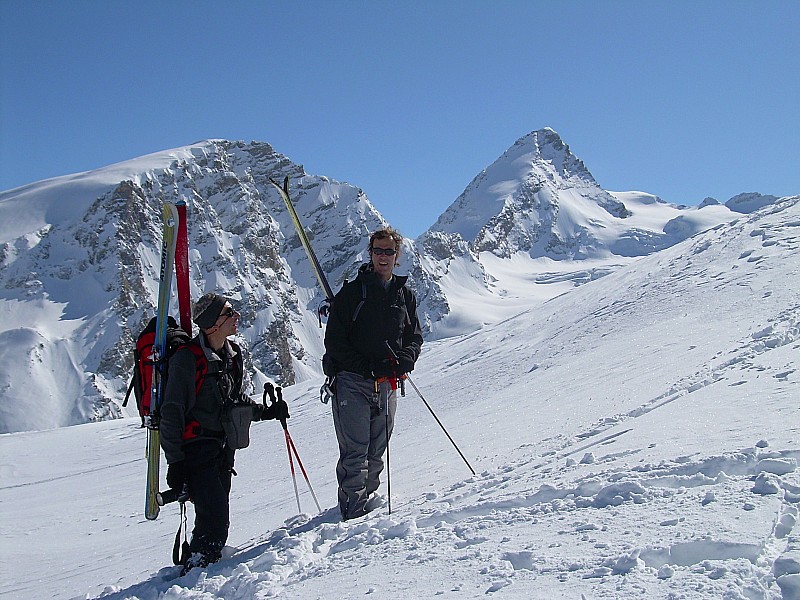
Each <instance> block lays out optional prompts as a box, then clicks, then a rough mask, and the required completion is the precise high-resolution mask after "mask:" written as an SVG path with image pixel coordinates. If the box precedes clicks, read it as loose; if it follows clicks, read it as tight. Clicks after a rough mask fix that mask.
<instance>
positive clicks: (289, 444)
mask: <svg viewBox="0 0 800 600" xmlns="http://www.w3.org/2000/svg"><path fill="white" fill-rule="evenodd" d="M275 391H276V388H275V386H273V385H272V384H271V383H269V382H267V383H265V384H264V399H263V403H264V405H266V404H267V394H269V397H270V400H271V403H275ZM277 392H278V398H279V399H280V400H281V401H282V400H283V390H282V389H281V388H280V387H278V388H277ZM280 421H281V426H282V427H283V434H284V438H285V439H286V452H287V453H288V454H289V468H290V469H291V471H292V482H293V483H294V495H295V499H296V500H297V511H298V512H303V511H302V509H301V508H300V493H299V491H298V489H297V475H296V473H295V470H294V461H293V460H292V452H294V457H295V458H296V459H297V464H298V465H299V466H300V471H301V472H302V473H303V477H304V478H305V480H306V485H308V489H309V491H310V492H311V497H312V498H314V504H316V505H317V511H319V512H322V508H321V507H320V505H319V500H317V495H316V494H315V493H314V488H313V487H311V480H310V479H309V478H308V473H306V468H305V467H304V466H303V461H302V460H300V454H298V452H297V447H296V446H295V445H294V440H293V439H292V436H291V435H289V427H288V426H287V425H286V419H281V420H280Z"/></svg>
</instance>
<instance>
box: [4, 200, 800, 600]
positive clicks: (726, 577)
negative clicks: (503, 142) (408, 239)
mask: <svg viewBox="0 0 800 600" xmlns="http://www.w3.org/2000/svg"><path fill="white" fill-rule="evenodd" d="M799 252H800V203H799V202H798V198H796V197H795V198H790V199H785V200H783V201H780V202H779V203H777V204H776V205H774V206H768V207H766V208H764V209H762V210H761V211H759V212H757V213H754V214H751V215H742V216H741V217H740V218H738V219H737V220H735V221H733V222H731V223H729V224H723V225H720V226H718V227H716V228H715V229H713V230H710V231H708V232H706V233H702V234H699V235H697V236H695V237H693V238H691V239H688V240H686V241H685V242H682V243H680V244H678V245H676V246H674V247H672V248H668V249H666V250H663V251H660V252H658V253H656V254H653V255H651V256H649V257H644V258H640V259H636V260H631V261H630V262H629V263H628V264H627V265H623V266H619V267H618V268H616V270H613V272H611V273H610V274H607V275H605V276H603V277H598V278H594V279H593V280H590V281H588V282H586V283H584V284H583V285H580V286H578V287H574V286H572V285H564V286H563V289H561V290H559V293H560V295H552V294H550V295H547V296H550V297H549V299H547V298H545V297H541V298H537V297H534V296H532V297H531V298H530V301H529V302H528V303H527V305H526V304H525V302H523V301H522V299H521V298H519V297H516V299H514V300H513V302H514V303H515V304H516V306H515V307H514V310H513V311H509V312H510V313H513V314H505V313H500V312H497V313H496V315H495V316H496V318H494V319H493V318H492V315H491V314H484V316H483V319H484V322H485V323H488V324H485V325H483V326H480V327H479V328H478V329H475V319H476V318H477V317H475V315H480V314H481V312H483V313H488V312H491V311H495V310H496V309H495V308H493V307H491V306H489V307H488V308H485V307H484V306H482V305H481V304H480V302H479V300H474V304H473V305H470V304H469V300H468V297H467V296H466V295H465V296H464V298H463V299H462V304H463V306H462V308H463V310H464V314H468V316H469V320H470V327H469V328H468V330H469V331H471V333H468V334H463V335H457V336H455V337H450V338H447V339H441V340H438V341H434V342H431V343H428V344H426V346H425V349H424V352H423V355H422V358H421V359H420V362H419V366H418V369H417V370H416V371H414V373H413V378H414V382H415V383H416V384H417V386H418V387H419V388H420V390H421V391H422V392H423V394H424V395H425V397H426V399H427V400H428V402H429V403H430V405H431V406H432V407H433V408H434V410H435V411H436V413H437V415H438V416H439V417H440V419H441V421H442V422H443V423H444V424H445V426H446V427H447V429H448V431H449V432H450V434H451V435H452V436H453V438H454V439H455V440H456V442H457V443H458V444H459V446H460V448H461V449H462V451H463V452H464V454H465V455H466V456H467V457H468V459H469V460H470V462H471V463H472V465H473V466H474V467H475V470H476V471H477V475H475V476H472V475H471V474H470V472H469V470H468V468H467V466H466V465H465V463H464V462H463V461H462V460H461V459H460V457H459V456H458V454H457V453H456V451H455V450H454V448H453V447H452V446H451V445H450V443H449V442H448V440H447V438H446V437H445V435H444V433H443V432H442V430H441V429H440V428H439V426H438V425H437V424H436V422H435V421H434V420H433V418H432V417H431V415H430V414H429V413H428V411H427V410H426V408H425V406H424V405H423V403H422V402H421V401H420V399H419V398H418V397H416V395H415V393H414V391H413V390H411V388H410V387H409V389H408V390H407V395H406V397H405V398H404V399H402V400H401V401H400V404H399V409H398V420H397V427H396V430H395V435H394V437H393V438H392V445H391V452H390V472H391V507H392V512H391V514H389V507H388V502H387V503H385V504H384V506H382V507H380V508H378V509H376V510H375V511H374V512H373V513H371V514H370V515H368V516H367V517H365V518H363V519H359V520H355V521H352V522H346V523H341V522H339V521H338V519H337V517H336V511H335V510H334V509H333V507H334V506H335V503H336V501H335V498H336V495H335V494H336V491H335V477H334V463H335V460H336V442H335V438H334V434H333V427H332V424H331V419H330V415H329V410H330V408H329V406H326V405H323V404H320V402H319V400H318V395H317V388H318V385H319V384H320V383H321V381H319V380H317V381H309V382H306V383H304V384H300V385H298V386H294V387H292V388H289V389H287V390H286V392H285V396H286V398H287V400H288V402H289V405H290V407H291V412H292V418H291V420H290V422H289V423H290V425H289V427H290V432H291V434H292V437H293V439H294V441H295V443H296V445H297V448H298V451H299V453H300V456H301V458H302V459H303V461H304V465H305V467H306V469H307V471H308V475H309V477H310V480H311V483H312V484H313V485H314V489H315V492H316V494H317V496H318V497H319V499H320V502H321V503H322V505H323V508H324V509H325V510H324V511H323V513H322V514H320V515H316V514H313V513H315V512H316V511H312V507H313V506H314V504H313V501H312V498H311V496H310V494H309V493H308V491H307V488H306V486H305V482H304V481H303V479H302V476H301V475H300V474H299V473H298V485H299V488H300V489H301V491H302V493H301V497H300V500H301V504H302V506H303V510H305V511H308V513H304V514H300V515H298V514H296V513H297V510H296V504H295V498H294V492H293V487H292V481H291V475H290V471H289V464H288V458H287V454H286V448H285V444H284V440H283V432H282V430H281V428H280V426H279V425H277V424H275V423H272V422H267V423H260V424H256V425H255V426H254V430H253V432H252V444H251V447H250V448H249V449H246V450H243V451H241V452H239V453H238V458H237V471H238V472H239V477H237V478H235V480H234V485H233V494H232V531H231V536H230V539H229V544H230V546H231V547H230V548H229V551H228V552H227V553H226V556H227V557H226V558H225V559H224V560H222V561H221V562H220V563H219V564H217V565H213V566H212V567H210V568H209V569H208V570H206V571H199V570H195V571H193V572H191V573H190V574H189V575H187V576H185V577H183V578H176V575H177V572H176V568H174V567H170V566H167V565H169V564H170V563H171V548H172V543H173V539H174V535H175V530H176V529H177V526H178V509H177V506H175V505H171V506H168V507H166V508H164V509H163V510H162V514H161V517H160V518H159V519H158V520H157V521H155V522H148V521H146V520H145V519H144V517H143V515H142V509H143V503H144V490H143V486H144V457H143V451H144V445H145V435H144V433H143V432H142V430H140V429H139V428H138V419H135V418H132V419H124V420H118V421H112V422H104V423H97V424H90V425H81V426H75V427H67V428H61V429H56V430H51V431H42V432H35V433H20V434H8V435H3V436H0V473H2V480H1V481H2V483H1V484H0V486H1V487H0V511H1V513H0V522H2V528H0V536H1V537H0V552H2V556H1V558H2V560H0V595H2V596H3V597H8V598H29V599H40V598H60V599H66V598H85V597H87V596H88V597H90V598H94V597H98V596H99V597H103V598H114V599H118V600H122V599H125V598H130V599H133V598H141V599H156V598H165V599H170V600H178V599H190V598H191V599H193V600H194V599H199V598H204V599H205V598H208V599H211V598H223V599H231V600H233V599H242V598H269V597H279V598H297V599H309V598H326V599H327V598H365V597H366V598H400V599H416V598H433V597H442V598H471V597H474V598H479V597H480V598H484V597H498V598H520V599H523V598H526V599H527V598H542V599H550V598H582V597H585V598H587V599H594V598H622V599H627V598H729V599H739V598H741V599H753V598H773V599H778V598H783V599H797V598H800V526H798V525H797V524H796V523H797V517H798V508H800V474H799V473H798V471H797V468H796V467H797V460H798V459H799V458H800V386H799V385H798V382H799V381H800V365H799V364H798V356H800V354H799V351H800V259H798V253H799ZM526 260H527V259H526ZM508 264H509V263H506V277H504V278H503V279H498V285H505V286H507V288H508V289H509V290H510V291H509V295H510V296H512V297H513V296H514V294H513V293H512V292H513V289H514V286H515V285H523V284H521V283H519V282H520V281H521V280H523V279H525V278H530V277H531V273H530V272H529V271H528V270H526V269H520V271H519V272H518V273H516V274H515V273H513V270H514V269H511V268H509V267H508ZM519 264H520V265H522V264H527V263H524V262H523V261H520V263H519ZM540 266H541V265H540ZM544 266H545V267H546V266H547V265H544ZM595 268H597V269H602V265H601V264H597V265H595ZM546 271H547V269H544V268H543V269H541V272H540V273H538V274H537V275H535V276H536V277H543V276H545V275H544V274H545V273H546ZM550 273H551V274H550V275H549V277H550V278H552V279H553V280H554V281H556V280H558V278H559V277H560V275H559V274H558V273H556V272H555V269H553V270H552V271H551V272H550ZM515 277H516V278H517V279H516V280H515ZM515 281H517V282H518V283H517V284H515ZM475 297H476V298H479V296H475ZM498 310H499V309H498ZM492 321H494V322H492ZM46 409H47V406H46V404H44V403H43V410H46ZM382 492H383V493H384V494H386V492H387V486H386V485H385V483H384V485H383V486H382ZM191 518H192V514H191V508H190V519H191Z"/></svg>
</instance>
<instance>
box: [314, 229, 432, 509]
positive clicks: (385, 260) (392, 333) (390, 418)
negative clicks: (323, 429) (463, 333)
mask: <svg viewBox="0 0 800 600" xmlns="http://www.w3.org/2000/svg"><path fill="white" fill-rule="evenodd" d="M402 241H403V237H402V236H401V235H400V234H399V233H398V232H397V231H395V230H394V229H392V228H391V227H387V228H385V229H380V230H378V231H376V232H375V233H373V234H372V235H371V236H370V238H369V254H370V262H369V263H367V264H365V265H363V266H362V267H361V268H360V269H359V273H358V277H356V279H355V280H354V281H351V282H349V283H345V285H344V286H343V287H342V289H341V290H340V291H339V293H338V294H336V297H335V299H334V301H333V306H332V307H331V313H330V316H329V318H328V327H327V330H326V332H325V350H326V355H325V357H324V358H323V363H324V370H325V374H326V375H328V376H331V377H335V384H334V386H333V387H334V389H335V396H334V400H333V423H334V427H335V429H336V437H337V439H338V440H339V461H338V463H337V465H336V477H337V479H338V481H339V510H340V511H341V513H342V518H343V519H344V520H347V519H352V518H355V517H360V516H362V515H364V514H366V513H368V512H369V511H370V510H371V509H372V508H373V506H372V505H371V504H370V502H369V501H370V499H371V498H372V497H373V494H374V493H375V491H376V490H377V489H378V485H379V484H380V474H381V471H383V453H384V452H385V451H386V448H387V446H388V444H389V438H390V437H391V435H392V429H393V428H394V415H395V409H396V407H397V391H396V390H397V387H398V381H399V379H400V378H402V376H403V375H404V374H405V373H408V372H409V371H411V370H413V369H414V363H415V362H416V360H417V358H418V357H419V353H420V349H421V347H422V331H421V329H420V325H419V320H418V318H417V298H416V296H415V295H414V292H412V291H411V290H410V289H409V288H407V287H406V280H407V279H408V277H407V276H401V275H395V274H394V268H395V266H396V265H397V259H398V257H399V255H400V248H401V243H402Z"/></svg>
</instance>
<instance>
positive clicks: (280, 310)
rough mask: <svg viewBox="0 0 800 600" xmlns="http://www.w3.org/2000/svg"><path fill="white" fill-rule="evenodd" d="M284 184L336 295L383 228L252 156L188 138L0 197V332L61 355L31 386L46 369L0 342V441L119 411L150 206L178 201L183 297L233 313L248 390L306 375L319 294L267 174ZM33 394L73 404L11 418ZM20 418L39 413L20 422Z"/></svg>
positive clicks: (266, 158)
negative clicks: (186, 292)
mask: <svg viewBox="0 0 800 600" xmlns="http://www.w3.org/2000/svg"><path fill="white" fill-rule="evenodd" d="M284 176H289V177H291V181H292V193H293V195H294V199H295V200H296V203H297V209H298V211H299V213H300V215H301V218H302V219H303V221H304V223H305V225H306V227H307V229H308V231H309V234H310V236H311V237H312V239H313V240H314V244H315V249H316V252H317V255H318V256H319V258H320V261H321V262H322V264H323V267H324V268H325V269H326V271H327V272H328V274H329V276H330V279H331V283H332V284H333V285H337V284H339V283H340V282H341V281H342V279H343V277H344V275H345V273H346V272H347V271H354V270H355V268H356V267H357V265H358V264H359V263H360V261H361V259H362V257H361V255H360V253H361V251H362V249H363V245H364V239H365V237H366V234H367V232H368V231H371V230H373V229H375V228H377V227H378V226H380V225H381V224H383V223H384V222H385V221H384V220H383V218H382V217H381V216H380V214H379V213H378V212H377V211H376V210H375V209H374V207H373V206H372V205H371V204H370V203H369V201H368V200H367V198H366V196H365V195H364V194H363V192H362V191H361V190H360V189H358V188H355V187H354V186H351V185H349V184H345V183H339V182H336V181H332V180H329V179H327V178H325V177H315V176H310V175H307V174H306V173H305V172H304V171H303V168H302V166H298V165H295V164H294V163H292V162H291V161H289V160H288V159H287V158H286V157H285V156H283V155H281V154H278V153H277V152H275V151H274V150H273V149H272V147H271V146H269V145H268V144H264V143H257V142H253V143H244V142H228V141H224V140H212V141H207V142H201V143H198V144H195V145H193V146H191V147H188V148H180V149H176V150H173V151H168V152H164V153H159V154H156V155H152V156H150V157H144V158H142V159H136V160H134V161H129V163H121V164H120V165H113V166H112V167H109V168H108V169H106V170H103V169H101V170H99V171H97V172H91V173H85V174H82V175H78V176H71V177H65V178H60V180H48V181H46V182H41V184H40V185H38V186H37V185H36V184H33V185H30V186H26V187H24V188H18V189H17V190H13V191H11V192H8V193H6V194H3V195H2V196H1V197H0V214H2V215H3V216H4V217H9V220H8V221H6V223H4V226H3V227H2V229H3V233H4V235H5V236H7V237H9V238H10V239H3V240H2V241H0V244H1V245H0V248H1V249H2V250H1V251H0V258H2V263H0V266H1V269H2V270H0V281H1V282H2V287H3V288H5V289H6V290H8V291H7V293H6V296H5V298H4V299H3V302H2V308H1V309H0V310H2V313H0V314H2V316H3V321H4V323H8V324H9V326H12V327H13V325H12V324H14V323H25V324H26V325H27V326H28V327H31V328H32V330H33V331H34V332H36V333H37V335H35V336H33V337H30V336H29V338H28V339H32V340H34V341H35V339H39V338H41V339H42V340H44V341H42V342H41V344H40V345H42V346H43V347H48V346H55V347H61V348H62V351H61V352H60V354H59V356H60V358H59V359H58V360H60V361H61V362H62V363H63V364H65V365H71V368H70V369H68V370H67V369H60V370H59V376H56V377H55V378H53V379H54V380H53V381H51V382H50V383H42V382H41V378H33V377H31V375H32V369H33V368H34V367H35V365H36V364H37V361H41V360H46V358H41V355H42V353H40V352H39V353H36V355H37V356H38V358H37V357H34V355H33V354H34V347H31V348H30V349H29V348H27V347H24V345H23V347H19V346H18V345H17V344H18V343H19V340H20V339H22V338H20V336H19V335H10V332H9V331H8V330H6V331H5V332H0V355H3V356H5V357H7V358H8V362H6V363H5V365H6V367H7V369H8V370H7V371H4V372H3V373H2V381H0V383H2V385H0V394H2V402H0V432H3V431H15V430H18V429H36V428H45V427H57V426H62V425H71V424H76V423H82V422H86V421H90V420H99V419H106V418H113V417H118V416H121V415H122V412H121V409H120V407H119V403H120V402H121V396H122V394H123V393H124V387H122V386H123V385H124V382H125V380H126V379H127V378H128V376H129V373H130V369H131V366H132V355H131V352H130V348H131V347H132V344H133V340H134V338H135V335H136V333H137V332H138V331H140V330H141V328H142V327H143V326H144V324H145V323H146V322H147V320H148V319H149V318H150V317H151V316H152V315H153V314H154V312H155V304H156V294H157V280H158V272H159V264H160V256H159V255H160V245H161V228H162V226H161V206H162V204H163V202H165V201H172V202H175V201H178V200H180V199H183V200H185V201H186V202H187V205H188V213H189V217H188V220H189V237H190V240H191V249H190V266H191V274H190V277H191V290H192V291H191V293H192V297H194V298H196V297H198V296H199V295H200V294H201V293H203V292H204V291H208V290H215V291H218V292H221V293H224V294H226V295H229V296H230V297H231V298H232V299H233V300H234V302H235V303H236V305H237V308H238V309H239V310H240V311H241V313H242V319H241V326H240V329H241V331H242V337H243V342H244V345H245V347H246V348H247V349H248V351H249V352H248V355H249V356H250V357H251V360H252V363H251V364H248V365H247V371H248V372H252V373H254V374H255V378H256V379H257V381H256V382H255V384H256V386H257V387H260V385H262V384H263V381H264V380H265V379H266V377H267V376H269V377H270V378H272V379H273V380H275V381H278V382H280V383H282V384H283V385H290V384H292V383H294V382H295V381H297V380H298V379H305V378H307V377H308V376H309V375H311V374H315V373H316V372H317V370H318V367H317V364H318V360H319V356H320V355H321V350H320V348H319V347H316V348H315V347H313V346H312V345H311V344H310V343H309V339H315V338H317V339H318V338H319V336H318V334H317V335H315V336H314V338H312V337H311V336H308V335H306V334H305V333H304V332H305V331H306V330H310V329H311V323H313V322H314V320H315V319H314V318H313V317H312V316H311V315H313V312H312V311H314V310H315V309H316V306H317V305H318V304H319V302H320V300H321V293H320V292H319V291H318V290H317V284H316V280H315V279H314V276H313V274H312V272H311V269H310V268H309V266H308V261H307V259H306V257H305V254H304V253H303V250H302V248H301V246H300V243H299V239H298V237H297V234H296V232H295V230H294V227H293V226H292V224H291V221H290V219H289V217H288V214H287V212H286V209H285V207H284V206H283V204H282V202H281V200H280V198H279V196H278V194H277V193H276V191H275V190H274V189H273V188H272V186H271V185H270V184H269V177H272V178H275V179H279V180H280V179H283V177H284ZM117 177H121V179H120V180H118V181H117V182H113V180H114V179H115V178H117ZM109 180H110V181H111V182H112V183H109ZM87 193H90V194H93V196H90V197H88V198H87V196H86V194H87ZM70 207H73V208H72V210H70ZM12 212H13V214H11V213H12ZM18 215H22V216H23V217H24V218H16V217H17V216H18ZM11 217H13V218H11ZM28 228H33V229H32V230H29V229H28ZM173 312H176V307H175V306H173ZM23 314H24V315H25V319H24V320H23V319H22V318H21V316H22V315H23ZM6 327H8V326H6ZM314 327H316V324H314ZM12 331H13V330H12ZM33 343H34V342H31V344H33ZM36 343H37V344H38V343H39V342H36ZM320 344H321V342H318V345H320ZM12 345H13V346H14V347H13V348H12V347H11V346H12ZM48 355H50V356H52V355H53V351H52V350H51V351H49V352H45V353H44V356H45V357H46V356H48ZM49 366H50V368H52V367H53V365H49ZM46 370H47V366H46V367H45V371H46ZM62 375H63V380H64V381H63V382H59V379H60V378H61V377H60V376H62ZM31 379H34V381H33V382H31ZM26 390H28V391H26ZM42 397H45V398H54V399H58V401H57V402H56V404H59V403H63V404H65V405H74V406H73V408H71V409H70V408H68V409H66V410H63V409H62V410H50V411H40V410H37V411H26V410H25V409H24V408H23V407H25V406H27V405H28V403H29V402H31V403H34V404H35V403H38V402H41V398H42ZM14 407H20V408H19V409H17V408H14ZM25 412H28V413H30V414H31V415H39V416H30V417H27V418H25V420H24V422H20V421H19V419H18V418H17V416H20V415H21V414H23V413H25ZM14 415H17V416H14Z"/></svg>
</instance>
